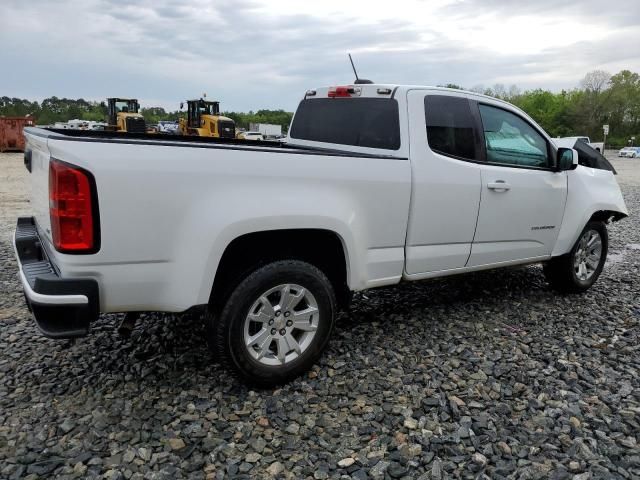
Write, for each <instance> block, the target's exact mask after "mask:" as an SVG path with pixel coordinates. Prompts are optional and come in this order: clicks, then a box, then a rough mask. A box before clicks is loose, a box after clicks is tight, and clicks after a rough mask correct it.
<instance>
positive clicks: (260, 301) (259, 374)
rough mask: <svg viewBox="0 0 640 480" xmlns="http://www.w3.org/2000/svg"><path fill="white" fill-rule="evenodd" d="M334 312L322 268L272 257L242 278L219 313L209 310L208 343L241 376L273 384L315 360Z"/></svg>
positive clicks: (330, 287) (333, 303) (322, 345)
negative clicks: (272, 260)
mask: <svg viewBox="0 0 640 480" xmlns="http://www.w3.org/2000/svg"><path fill="white" fill-rule="evenodd" d="M335 310H336V299H335V294H334V291H333V287H332V285H331V283H330V282H329V280H328V278H327V277H326V275H325V274H324V273H323V272H322V271H320V270H319V269H318V268H316V267H314V266H313V265H311V264H309V263H306V262H302V261H297V260H283V261H276V262H273V263H270V264H268V265H265V266H264V267H261V268H259V269H258V270H256V271H254V272H253V273H251V274H249V275H248V276H247V277H246V278H245V279H244V280H243V281H241V282H240V284H239V285H238V286H237V287H236V288H235V290H234V291H233V293H232V294H231V296H230V297H229V299H228V301H227V302H226V304H225V305H224V307H223V308H222V310H221V312H220V313H219V314H217V315H214V314H212V313H209V314H208V316H207V322H208V323H209V325H208V327H209V328H208V332H209V345H210V346H211V347H212V348H213V350H214V351H215V353H216V354H218V355H220V356H221V359H222V361H223V363H224V364H225V365H227V366H229V367H231V368H232V369H233V370H234V371H235V372H236V373H237V374H238V375H239V376H240V377H241V378H242V379H243V380H245V381H247V382H249V383H251V384H254V385H257V386H261V387H270V386H274V385H278V384H281V383H285V382H287V381H289V380H292V379H294V378H296V377H297V376H299V375H300V374H302V373H303V372H305V371H306V370H308V369H309V368H310V367H311V366H312V365H313V364H314V363H315V362H316V361H317V360H318V358H319V357H320V355H321V354H322V351H323V350H324V348H325V347H326V345H327V343H328V341H329V337H330V335H331V331H332V329H333V325H334V317H335Z"/></svg>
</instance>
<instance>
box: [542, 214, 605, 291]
mask: <svg viewBox="0 0 640 480" xmlns="http://www.w3.org/2000/svg"><path fill="white" fill-rule="evenodd" d="M608 248H609V236H608V234H607V226H606V225H605V224H604V222H598V221H592V222H589V223H587V226H586V227H584V230H582V233H581V234H580V237H578V240H577V241H576V243H575V245H574V246H573V248H572V249H571V251H570V252H569V253H567V254H565V255H562V256H560V257H554V258H552V259H551V260H550V261H549V262H548V263H547V264H546V265H545V266H544V274H545V276H546V278H547V280H548V282H549V283H550V284H551V286H552V287H553V288H554V289H555V290H557V291H559V292H563V293H581V292H584V291H586V290H588V289H589V288H590V287H591V285H593V284H594V283H595V282H596V280H597V279H598V277H599V276H600V273H602V268H603V267H604V263H605V261H606V259H607V251H608Z"/></svg>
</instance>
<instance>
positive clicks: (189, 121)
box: [178, 98, 236, 138]
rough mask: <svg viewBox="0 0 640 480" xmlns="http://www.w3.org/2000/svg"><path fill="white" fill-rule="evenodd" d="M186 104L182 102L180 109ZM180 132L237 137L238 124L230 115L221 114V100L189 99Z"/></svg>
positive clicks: (200, 135)
mask: <svg viewBox="0 0 640 480" xmlns="http://www.w3.org/2000/svg"><path fill="white" fill-rule="evenodd" d="M182 108H184V104H183V103H181V104H180V109H182ZM178 133H179V134H181V135H196V136H199V137H221V138H235V135H236V124H235V122H234V121H233V120H232V119H230V118H229V117H225V116H223V115H220V102H210V101H207V100H204V99H202V98H200V99H199V100H187V118H184V117H183V118H180V124H179V126H178Z"/></svg>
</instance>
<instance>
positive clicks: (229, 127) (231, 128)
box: [218, 120, 236, 138]
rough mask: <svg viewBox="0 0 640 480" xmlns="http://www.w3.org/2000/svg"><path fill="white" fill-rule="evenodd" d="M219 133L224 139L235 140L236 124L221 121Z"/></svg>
mask: <svg viewBox="0 0 640 480" xmlns="http://www.w3.org/2000/svg"><path fill="white" fill-rule="evenodd" d="M218 132H220V136H221V137H222V138H235V137H236V124H235V123H233V122H227V121H224V120H220V121H219V122H218Z"/></svg>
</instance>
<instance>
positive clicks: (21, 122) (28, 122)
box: [0, 117, 35, 152]
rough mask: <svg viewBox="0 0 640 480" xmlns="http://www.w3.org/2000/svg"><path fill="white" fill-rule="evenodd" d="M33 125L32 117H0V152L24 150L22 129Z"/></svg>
mask: <svg viewBox="0 0 640 480" xmlns="http://www.w3.org/2000/svg"><path fill="white" fill-rule="evenodd" d="M33 125H35V119H34V118H33V117H0V152H6V151H8V150H14V151H20V152H22V151H24V135H23V134H22V130H23V129H24V127H31V126H33Z"/></svg>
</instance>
